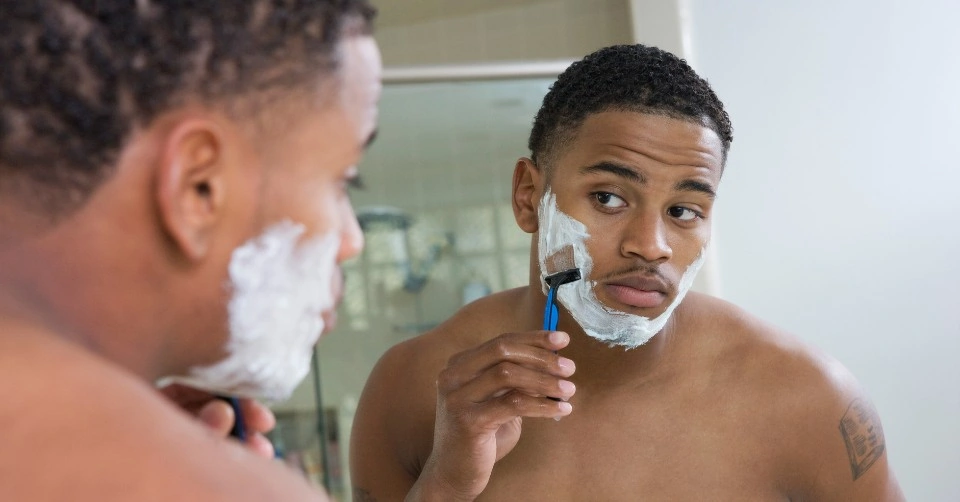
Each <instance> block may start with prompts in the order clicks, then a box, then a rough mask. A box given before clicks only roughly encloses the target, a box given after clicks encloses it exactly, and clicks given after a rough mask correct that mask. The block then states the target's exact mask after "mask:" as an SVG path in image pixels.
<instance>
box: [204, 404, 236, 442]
mask: <svg viewBox="0 0 960 502" xmlns="http://www.w3.org/2000/svg"><path fill="white" fill-rule="evenodd" d="M197 418H199V419H200V421H201V422H203V423H204V424H206V426H207V427H209V428H210V429H212V430H213V431H214V432H216V433H217V434H218V435H220V436H226V435H227V434H230V429H231V428H233V420H234V415H233V408H232V407H231V406H230V404H229V403H227V402H225V401H223V400H221V399H213V400H211V401H209V402H208V403H207V404H205V405H204V406H203V407H202V408H200V411H199V412H198V413H197Z"/></svg>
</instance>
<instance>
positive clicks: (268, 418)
mask: <svg viewBox="0 0 960 502" xmlns="http://www.w3.org/2000/svg"><path fill="white" fill-rule="evenodd" d="M240 409H241V410H242V412H243V419H244V425H246V426H247V429H248V430H250V431H252V432H262V433H266V432H270V431H271V430H273V428H274V427H275V426H276V425H277V419H276V417H275V416H274V415H273V412H272V411H270V408H267V407H266V406H264V405H263V403H260V402H258V401H257V400H255V399H241V400H240Z"/></svg>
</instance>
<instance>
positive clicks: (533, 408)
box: [455, 391, 573, 431]
mask: <svg viewBox="0 0 960 502" xmlns="http://www.w3.org/2000/svg"><path fill="white" fill-rule="evenodd" d="M572 411H573V406H572V405H571V404H570V403H568V402H565V401H553V400H551V399H549V398H546V397H535V396H531V395H528V394H524V393H522V392H518V391H510V392H508V393H506V394H504V395H502V396H500V397H496V398H493V399H490V400H489V401H486V402H484V403H480V404H476V405H474V406H472V407H471V408H470V410H469V411H465V412H461V413H456V414H455V416H457V417H459V420H458V421H460V422H461V423H460V426H461V427H464V428H466V429H472V428H474V427H479V430H487V431H493V430H497V429H499V428H500V426H502V425H503V424H506V423H508V422H510V421H511V420H515V419H516V418H517V417H528V418H559V417H565V416H567V415H569V414H570V412H572Z"/></svg>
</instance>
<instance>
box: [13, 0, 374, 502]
mask: <svg viewBox="0 0 960 502" xmlns="http://www.w3.org/2000/svg"><path fill="white" fill-rule="evenodd" d="M372 15H373V10H372V8H371V7H370V6H369V5H368V4H367V3H366V2H365V1H363V0H329V1H317V2H297V1H292V0H291V1H284V0H273V1H271V0H250V1H242V2H230V3H229V5H227V4H222V3H210V2H179V1H165V2H159V1H149V0H145V1H139V2H133V1H119V0H117V1H97V2H84V1H66V0H63V1H54V0H50V1H37V2H16V3H12V4H10V5H7V6H5V7H4V9H3V10H2V13H0V66H2V67H3V68H4V71H3V75H2V77H0V103H2V107H0V358H3V359H4V361H3V362H2V363H0V368H3V369H2V370H0V371H2V372H3V373H4V375H3V379H4V380H5V381H19V382H24V381H26V382H33V383H31V384H30V385H27V386H23V385H20V386H19V387H15V388H11V389H8V390H9V393H5V394H6V395H10V396H12V399H11V401H10V402H11V403H18V402H19V403H20V404H21V405H22V406H25V407H26V408H20V410H21V411H22V410H25V409H29V410H30V411H31V413H17V412H16V409H14V408H12V407H11V406H4V407H3V408H0V417H2V418H4V420H5V422H4V423H8V422H7V421H6V420H7V419H9V420H11V421H13V425H14V426H15V427H13V429H14V430H18V431H20V433H21V434H22V435H23V436H22V437H20V438H19V439H21V440H22V441H18V442H17V443H15V444H16V445H20V446H22V447H23V448H24V449H22V450H17V449H16V448H15V447H13V448H7V449H5V452H4V454H3V457H5V458H6V459H13V458H14V457H18V456H19V457H20V461H19V465H20V466H21V468H20V470H19V471H18V470H17V469H13V470H7V469H3V472H7V473H10V474H16V473H17V472H20V473H21V474H23V475H19V476H15V477H17V478H18V481H19V483H6V482H2V483H0V485H2V486H4V487H5V488H3V489H0V492H3V491H4V490H11V489H12V490H16V489H17V487H18V486H19V487H20V488H21V489H25V490H29V489H31V488H33V487H32V486H31V485H30V484H29V483H30V476H29V475H26V473H28V472H29V471H28V470H25V469H28V467H30V466H32V465H34V462H32V461H31V458H39V457H42V456H43V455H44V452H45V451H47V450H48V449H53V448H55V447H63V448H71V449H73V450H74V451H75V450H76V449H78V448H79V449H81V450H82V449H83V448H82V447H81V446H78V445H79V444H82V443H84V440H83V438H84V437H88V438H98V439H100V440H103V439H104V438H103V436H102V435H101V434H100V430H99V429H100V428H102V427H98V425H97V424H95V423H93V417H100V418H102V416H103V414H104V413H103V412H104V410H107V409H111V410H114V411H118V410H117V409H116V408H117V407H118V406H120V405H119V404H118V403H117V402H115V397H117V396H122V397H121V398H120V400H121V401H123V400H127V401H125V403H126V406H129V407H130V408H133V409H132V410H131V409H128V413H110V414H107V415H109V416H110V421H109V422H107V423H105V424H100V425H101V426H109V427H114V428H115V429H116V435H115V441H99V442H98V441H94V444H95V445H96V448H93V449H92V450H89V451H87V457H86V458H99V459H100V460H103V461H104V462H116V461H119V460H120V457H123V456H126V457H128V459H127V463H130V464H133V465H137V463H138V462H139V461H141V460H144V457H146V456H147V455H148V452H140V451H133V452H129V455H121V456H119V457H118V456H117V455H116V453H117V449H120V450H122V449H123V448H124V446H123V445H122V444H119V443H122V439H121V438H123V437H124V434H125V433H127V432H131V431H132V430H133V429H137V425H136V421H137V420H138V419H143V420H144V421H150V420H151V419H153V418H154V417H152V416H151V413H157V414H169V413H168V412H169V410H166V409H165V408H163V407H162V405H161V404H157V402H154V401H152V400H154V399H158V398H156V396H154V395H153V394H152V393H151V392H149V391H150V385H151V384H152V383H153V382H154V381H156V380H157V379H160V378H162V377H176V378H179V379H180V380H183V381H186V382H189V383H190V384H192V385H194V386H197V387H200V388H204V389H207V390H210V391H216V392H223V393H230V394H235V395H242V396H248V397H258V398H264V399H280V398H283V397H284V396H286V395H287V394H288V393H289V392H290V391H291V390H292V389H293V387H294V386H295V385H296V384H297V383H298V382H299V380H300V379H301V378H302V377H303V376H304V375H305V374H306V371H307V368H308V364H309V358H310V355H311V354H312V348H313V345H314V343H315V342H316V340H317V338H318V337H319V336H320V334H321V332H323V331H324V330H325V329H329V324H330V321H331V319H332V312H333V309H334V307H335V304H336V302H337V300H338V297H339V294H340V287H341V286H340V273H339V270H338V266H337V265H338V263H339V262H340V261H342V260H344V259H346V258H348V257H350V256H352V255H354V254H356V253H357V252H358V251H359V249H360V247H361V246H362V237H361V235H360V231H359V228H358V227H357V224H356V220H355V218H354V215H353V212H352V210H351V208H350V205H349V200H348V196H347V194H346V189H347V186H348V184H349V183H350V181H351V180H352V179H353V178H354V177H356V168H355V167H354V166H355V165H356V164H357V162H358V160H359V158H360V156H361V154H362V151H363V148H364V146H365V145H366V144H367V143H368V142H369V139H370V138H371V136H372V134H373V131H374V129H375V122H376V102H377V99H378V97H379V89H380V84H379V71H380V62H379V53H378V51H377V49H376V45H375V43H374V42H373V40H372V38H371V37H370V36H369V34H370V20H371V18H372ZM12 353H16V354H17V355H18V358H17V361H16V362H17V364H13V362H12V361H11V362H10V364H7V363H8V361H6V359H9V358H10V354H12ZM141 382H142V383H141ZM101 385H102V389H99V390H101V391H102V392H93V391H94V390H96V389H97V387H99V386H101ZM31 390H32V391H35V392H56V393H59V394H58V395H61V397H62V398H64V399H67V400H68V401H70V402H71V403H74V404H82V405H83V406H78V407H77V409H76V411H75V412H74V413H61V414H59V415H56V414H51V413H47V411H48V410H47V407H46V404H47V401H49V400H48V399H44V398H43V394H38V395H34V396H28V392H29V391H31ZM114 393H115V394H116V396H115V395H114ZM80 394H82V397H81V396H80ZM33 399H36V402H35V403H34V402H32V400H33ZM130 400H133V401H130ZM61 404H64V403H61ZM68 407H69V406H68ZM57 416H60V417H63V419H62V420H59V422H58V420H57V419H56V417H57ZM67 417H69V418H67ZM85 421H86V422H89V424H87V425H90V426H91V427H90V430H89V434H87V433H86V432H84V434H78V435H76V436H75V440H65V442H64V443H62V444H59V445H58V444H53V445H51V444H50V443H51V442H54V443H55V441H54V440H53V439H48V438H44V437H43V434H44V432H43V427H44V426H53V427H59V426H62V429H63V430H64V431H66V432H74V433H76V432H79V431H78V430H83V427H82V425H84V424H85V423H86V422H85ZM153 422H154V423H153V425H157V423H158V422H157V421H156V420H154V421H153ZM160 423H162V421H161V422H160ZM143 425H144V424H141V427H142V426H143ZM170 427H171V428H174V429H177V430H179V431H180V432H181V433H182V434H183V435H186V436H189V435H191V434H199V433H198V432H195V431H194V432H185V431H187V430H189V426H187V425H184V424H180V423H176V424H171V425H170ZM140 434H141V437H143V438H147V439H145V441H146V443H148V444H149V445H150V446H151V447H152V446H156V447H158V448H160V449H161V450H162V448H163V447H164V446H163V445H162V444H160V443H162V442H158V441H153V440H150V439H149V438H150V437H152V436H156V437H158V438H159V437H163V436H165V435H168V434H165V433H164V431H161V430H151V427H147V428H146V430H141V431H140ZM31 435H33V436H32V437H31ZM91 440H92V439H91ZM178 444H179V443H178ZM47 446H49V448H46V447H47ZM204 446H205V445H204V444H200V445H198V446H197V447H196V451H195V452H194V454H195V456H196V457H197V458H205V459H209V458H210V457H209V455H207V454H204V453H202V452H204V451H207V450H204ZM129 447H130V448H134V446H133V445H130V446H129ZM214 450H215V448H214ZM210 451H213V450H210ZM98 452H103V455H102V456H101V457H102V458H101V457H96V455H97V453H98ZM48 453H49V452H48ZM183 453H184V454H187V453H188V451H187V449H186V448H185V449H184V451H183ZM208 453H209V452H208ZM229 454H230V455H234V454H236V455H240V456H241V457H242V454H239V453H236V452H229ZM31 455H33V457H31ZM169 460H170V459H169V458H168V459H164V462H166V464H167V465H165V466H164V468H167V467H169V468H176V462H169ZM144 461H145V460H144ZM234 461H237V462H239V460H237V459H236V458H234ZM156 462H159V460H156V461H155V463H156ZM5 463H6V462H5V460H0V464H5ZM63 463H64V462H63V461H58V462H54V463H53V464H52V465H51V466H50V469H54V470H55V469H56V466H57V465H63ZM188 463H189V462H188ZM230 463H231V462H230V461H227V462H226V464H230ZM241 463H242V462H241ZM211 465H215V464H211ZM98 467H104V466H98V464H97V463H96V462H92V463H91V464H90V468H91V469H93V470H94V471H95V474H93V477H92V478H91V479H90V483H92V484H93V485H96V484H97V483H98V482H103V481H104V480H103V478H102V477H103V476H104V475H105V474H104V473H106V472H110V470H111V469H109V468H106V467H104V468H103V469H99V470H98ZM115 467H116V466H115ZM51 472H52V471H51ZM51 472H48V474H51ZM59 474H60V473H57V472H52V475H53V476H54V477H58V476H59ZM137 475H138V476H140V475H142V476H143V477H144V479H146V478H148V477H150V475H149V473H147V472H138V473H137ZM157 477H160V478H162V476H157ZM4 478H6V476H4ZM63 479H70V478H69V476H66V477H64V478H63ZM137 479H138V478H132V479H130V480H129V485H130V489H131V490H136V489H139V488H143V487H142V486H141V487H138V486H137ZM250 480H254V482H255V477H250V478H249V479H248V480H245V481H250ZM4 481H6V479H4ZM65 482H66V481H65ZM238 482H239V481H238ZM154 488H159V487H154ZM51 489H52V488H51ZM131 493H135V492H131ZM253 493H255V491H251V494H250V495H247V496H252V494H253ZM84 496H85V494H83V493H82V490H81V491H80V492H78V493H76V494H75V498H76V499H84ZM101 496H103V497H104V498H103V499H107V498H109V493H101ZM0 498H6V497H0ZM20 498H23V497H22V496H21V497H20ZM134 499H135V498H134Z"/></svg>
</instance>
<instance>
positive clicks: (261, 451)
mask: <svg viewBox="0 0 960 502" xmlns="http://www.w3.org/2000/svg"><path fill="white" fill-rule="evenodd" d="M247 447H249V448H250V449H251V450H253V451H254V453H256V454H257V455H260V456H262V457H266V458H273V443H271V442H270V440H269V439H267V438H266V436H264V435H263V434H260V433H259V432H256V433H253V434H250V435H249V436H247Z"/></svg>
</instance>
